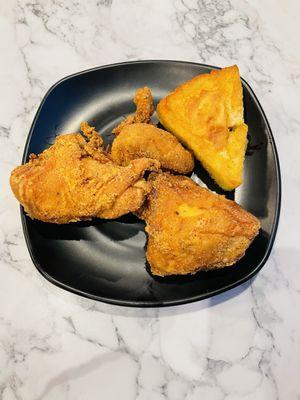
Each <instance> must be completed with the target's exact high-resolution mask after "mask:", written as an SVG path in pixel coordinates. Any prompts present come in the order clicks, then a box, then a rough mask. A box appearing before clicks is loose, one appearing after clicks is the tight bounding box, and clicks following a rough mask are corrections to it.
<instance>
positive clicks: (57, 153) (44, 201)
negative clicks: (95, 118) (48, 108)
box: [10, 123, 160, 224]
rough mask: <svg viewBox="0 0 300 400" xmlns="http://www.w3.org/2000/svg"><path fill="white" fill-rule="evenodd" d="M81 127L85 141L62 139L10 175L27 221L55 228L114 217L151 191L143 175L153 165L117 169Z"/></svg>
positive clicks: (144, 161)
mask: <svg viewBox="0 0 300 400" xmlns="http://www.w3.org/2000/svg"><path fill="white" fill-rule="evenodd" d="M81 129H82V131H83V133H84V135H85V136H86V139H85V138H84V137H83V136H82V135H80V134H76V133H71V134H65V135H61V136H59V137H57V139H56V141H55V143H54V144H53V145H52V146H51V147H49V148H48V149H47V150H45V151H43V152H42V153H41V154H40V155H38V156H35V155H31V157H30V161H29V162H28V163H26V164H25V165H21V166H19V167H17V168H16V169H15V170H14V171H13V172H12V174H11V177H10V184H11V188H12V190H13V193H14V195H15V196H16V198H17V199H18V200H19V202H20V203H21V204H22V205H23V207H24V209H25V211H26V213H27V214H28V215H29V216H30V217H31V218H35V219H39V220H42V221H44V222H51V223H57V224H65V223H69V222H76V221H80V220H87V219H91V218H92V217H99V218H117V217H119V216H121V215H123V214H126V213H128V212H131V211H135V210H136V209H137V208H139V207H140V206H141V204H142V203H143V201H144V198H145V195H146V194H147V193H148V192H149V190H150V185H149V184H148V183H147V182H146V181H145V180H144V179H142V177H143V174H144V172H145V171H146V170H150V171H153V170H158V168H159V167H160V165H159V163H158V161H156V160H151V159H146V158H142V159H139V160H135V161H132V162H131V163H130V164H128V166H126V167H120V166H117V165H115V164H114V163H113V162H112V161H111V159H110V158H109V156H108V155H107V154H106V153H105V152H104V151H103V148H102V144H103V142H102V139H101V137H100V136H99V135H98V134H97V132H96V131H95V129H94V128H92V127H89V125H88V124H86V123H83V124H82V125H81Z"/></svg>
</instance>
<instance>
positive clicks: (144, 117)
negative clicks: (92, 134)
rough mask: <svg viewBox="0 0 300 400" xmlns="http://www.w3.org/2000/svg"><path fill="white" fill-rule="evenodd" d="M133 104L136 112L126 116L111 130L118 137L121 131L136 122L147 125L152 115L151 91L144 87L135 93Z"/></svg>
mask: <svg viewBox="0 0 300 400" xmlns="http://www.w3.org/2000/svg"><path fill="white" fill-rule="evenodd" d="M133 101H134V104H135V105H136V112H135V113H134V114H131V115H128V117H126V118H125V119H124V120H123V121H122V122H121V123H120V124H119V125H118V126H116V127H115V128H114V129H113V131H112V132H113V133H114V134H115V135H118V134H119V133H120V132H121V131H122V129H123V128H124V127H125V126H127V125H131V124H134V123H136V122H142V123H148V122H150V120H151V117H152V114H153V113H154V105H153V97H152V93H151V90H150V89H149V88H148V87H147V86H145V87H143V88H140V89H138V90H137V91H136V93H135V96H134V100H133Z"/></svg>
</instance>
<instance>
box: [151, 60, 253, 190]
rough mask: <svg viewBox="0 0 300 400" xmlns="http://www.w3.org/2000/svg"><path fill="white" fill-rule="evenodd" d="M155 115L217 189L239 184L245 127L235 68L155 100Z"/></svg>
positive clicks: (197, 79) (203, 77) (206, 76)
mask: <svg viewBox="0 0 300 400" xmlns="http://www.w3.org/2000/svg"><path fill="white" fill-rule="evenodd" d="M157 115H158V118H159V121H160V122H161V124H162V125H163V126H164V127H165V128H166V129H167V130H168V131H170V132H172V133H173V134H174V135H176V136H177V137H178V138H179V139H180V140H181V141H182V142H183V143H185V145H186V146H187V147H188V148H189V149H191V150H192V151H193V153H194V155H195V157H196V158H197V159H198V160H200V161H201V163H202V165H203V166H204V168H205V169H206V170H207V171H208V172H209V174H210V175H211V176H212V178H213V179H214V180H215V181H216V182H217V184H218V185H219V186H220V187H221V188H222V189H224V190H233V189H235V188H236V187H238V186H239V185H240V184H241V183H242V181H243V164H244V158H245V151H246V147H247V130H248V127H247V125H246V124H245V123H244V118H243V91H242V85H241V79H240V75H239V70H238V67H237V66H236V65H234V66H231V67H227V68H223V69H221V70H216V71H212V72H211V73H210V74H202V75H198V76H196V77H195V78H193V79H191V80H190V81H188V82H185V83H183V84H182V85H180V86H179V87H178V88H176V89H175V90H174V91H173V92H172V93H170V94H169V95H168V96H166V97H165V98H164V99H162V100H161V101H160V102H159V104H158V106H157Z"/></svg>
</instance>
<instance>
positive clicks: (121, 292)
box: [21, 61, 281, 307]
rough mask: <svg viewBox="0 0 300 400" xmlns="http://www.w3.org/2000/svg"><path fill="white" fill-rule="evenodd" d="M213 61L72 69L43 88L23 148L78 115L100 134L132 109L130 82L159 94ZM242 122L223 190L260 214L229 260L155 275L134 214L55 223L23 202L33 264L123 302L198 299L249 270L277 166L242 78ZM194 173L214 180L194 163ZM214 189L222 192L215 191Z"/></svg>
mask: <svg viewBox="0 0 300 400" xmlns="http://www.w3.org/2000/svg"><path fill="white" fill-rule="evenodd" d="M212 69H216V67H212V66H207V65H201V64H196V63H190V62H178V61H139V62H127V63H122V64H115V65H109V66H104V67H100V68H95V69H92V70H88V71H83V72H79V73H77V74H74V75H71V76H69V77H66V78H64V79H62V80H61V81H59V82H58V83H57V84H55V85H54V86H53V87H52V88H51V89H50V90H49V91H48V93H47V94H46V96H45V97H44V99H43V101H42V103H41V105H40V107H39V110H38V112H37V114H36V116H35V119H34V121H33V124H32V127H31V129H30V132H29V136H28V140H27V143H26V146H25V150H24V157H23V162H26V161H27V160H28V157H29V154H30V153H36V154H37V153H40V152H41V151H43V150H44V149H45V148H46V147H48V146H49V145H50V144H52V143H53V141H54V139H55V136H56V135H59V134H61V133H67V132H77V131H79V125H80V122H81V121H88V122H89V123H90V124H91V125H94V126H96V128H97V129H98V130H99V132H100V133H101V134H102V135H103V137H104V138H105V140H106V141H108V142H109V141H111V140H112V136H111V130H112V128H113V127H114V126H115V125H116V124H117V123H118V122H119V121H120V120H121V119H122V117H123V116H124V115H126V114H128V113H131V112H133V110H134V105H133V102H132V99H133V96H134V93H135V90H136V89H137V88H139V87H141V86H145V85H147V86H149V87H150V88H151V90H152V91H153V95H154V99H155V102H156V103H157V102H158V101H159V100H160V99H161V98H162V97H163V96H165V95H166V94H167V93H169V92H170V91H171V90H172V89H174V88H175V87H176V86H178V85H179V84H181V83H182V82H184V81H186V80H188V79H190V78H192V77H193V76H195V75H197V74H202V73H207V72H209V71H211V70H212ZM243 88H244V107H245V119H246V122H247V124H248V125H249V139H250V146H249V148H248V152H247V157H246V162H245V175H244V183H243V185H242V186H241V187H240V188H238V189H237V190H236V191H235V192H230V193H226V196H227V197H229V198H235V200H236V201H237V202H238V203H240V204H241V205H242V206H243V207H244V208H246V209H247V210H249V211H251V212H252V213H253V214H255V215H256V216H257V217H258V218H259V219H260V221H261V224H262V229H261V231H260V234H259V236H258V237H257V238H256V239H255V240H254V242H253V243H252V245H251V246H250V248H249V249H248V251H247V253H246V255H245V257H244V258H243V259H242V260H241V261H239V262H238V263H237V264H236V265H235V266H233V267H230V268H225V269H223V270H218V271H214V272H202V273H198V274H196V275H194V276H184V277H180V276H179V277H178V276H176V277H170V278H156V277H153V276H152V275H151V274H150V273H149V270H148V269H147V267H146V261H145V249H144V248H145V243H146V235H145V233H144V224H143V222H141V221H140V220H138V219H137V218H135V217H134V216H132V215H127V216H124V217H122V218H120V219H118V220H110V221H105V220H100V219H98V220H94V221H92V222H90V223H86V222H85V223H78V224H69V225H53V224H46V223H43V222H40V221H33V220H31V219H30V218H28V217H27V216H26V215H25V214H24V212H23V210H22V211H21V215H22V222H23V229H24V234H25V238H26V242H27V246H28V249H29V252H30V255H31V258H32V260H33V262H34V264H35V266H36V267H37V269H38V270H39V271H40V272H41V273H42V274H43V275H44V277H46V278H47V279H48V280H49V281H51V282H52V283H54V284H56V285H58V286H60V287H62V288H64V289H67V290H70V291H72V292H75V293H77V294H81V295H83V296H86V297H90V298H93V299H96V300H101V301H104V302H107V303H114V304H119V305H126V306H139V307H145V306H150V307H153V306H166V305H175V304H182V303H187V302H191V301H195V300H200V299H204V298H207V297H210V296H213V295H215V294H217V293H221V292H223V291H225V290H228V289H230V288H232V287H234V286H236V285H238V284H240V283H242V282H244V281H246V280H247V279H249V278H250V277H252V276H253V275H254V274H255V273H256V272H257V271H258V270H259V269H260V268H261V267H262V266H263V265H264V263H265V262H266V260H267V258H268V256H269V254H270V251H271V248H272V245H273V241H274V238H275V234H276V230H277V224H278V218H279V211H280V197H281V184H280V170H279V163H278V157H277V152H276V148H275V144H274V139H273V136H272V133H271V129H270V126H269V124H268V122H267V119H266V116H265V114H264V112H263V110H262V108H261V106H260V104H259V102H258V100H257V98H256V97H255V95H254V93H253V91H252V90H251V88H250V87H249V85H248V84H247V83H246V82H245V81H244V80H243ZM192 177H193V179H195V180H196V181H198V182H199V184H202V185H203V183H205V184H206V185H207V186H208V187H209V188H210V189H212V190H218V191H219V189H218V188H217V187H216V186H215V185H214V184H213V182H212V181H211V180H210V179H209V177H208V176H207V174H206V173H205V172H204V171H203V169H202V168H201V166H200V165H199V163H197V167H196V169H195V172H194V173H193V176H192ZM219 192H220V191H219Z"/></svg>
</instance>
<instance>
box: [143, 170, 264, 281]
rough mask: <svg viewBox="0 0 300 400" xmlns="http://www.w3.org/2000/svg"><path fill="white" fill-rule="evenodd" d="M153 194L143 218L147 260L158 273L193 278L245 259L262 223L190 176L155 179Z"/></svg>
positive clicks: (146, 204) (146, 205)
mask: <svg viewBox="0 0 300 400" xmlns="http://www.w3.org/2000/svg"><path fill="white" fill-rule="evenodd" d="M150 180H151V181H152V186H153V188H152V191H151V193H150V195H149V196H148V199H147V200H146V202H145V203H144V205H143V207H142V209H141V210H139V211H138V215H139V216H140V217H141V218H142V219H144V220H145V221H146V224H147V225H146V232H147V233H148V235H149V237H148V245H147V252H146V256H147V260H148V261H149V264H150V266H151V271H152V273H153V274H154V275H159V276H166V275H182V274H189V273H191V274H193V273H195V272H197V271H200V270H212V269H216V268H223V267H226V266H229V265H232V264H234V263H236V262H237V261H238V260H239V259H241V258H242V257H243V256H244V254H245V251H246V249H247V248H248V247H249V245H250V243H251V242H252V240H253V239H254V237H255V236H256V235H257V233H258V231H259V228H260V222H259V220H258V219H257V218H256V217H255V216H253V215H252V214H250V213H249V212H247V211H245V210H243V209H242V208H241V207H240V206H239V205H238V204H237V203H235V202H234V201H231V200H227V199H226V198H225V197H223V196H220V195H217V194H214V193H212V192H210V191H209V190H207V189H204V188H202V187H200V186H198V185H197V184H196V183H195V182H193V181H192V180H191V179H190V178H187V177H183V176H174V175H170V174H167V173H164V174H156V173H152V174H151V175H150Z"/></svg>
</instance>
